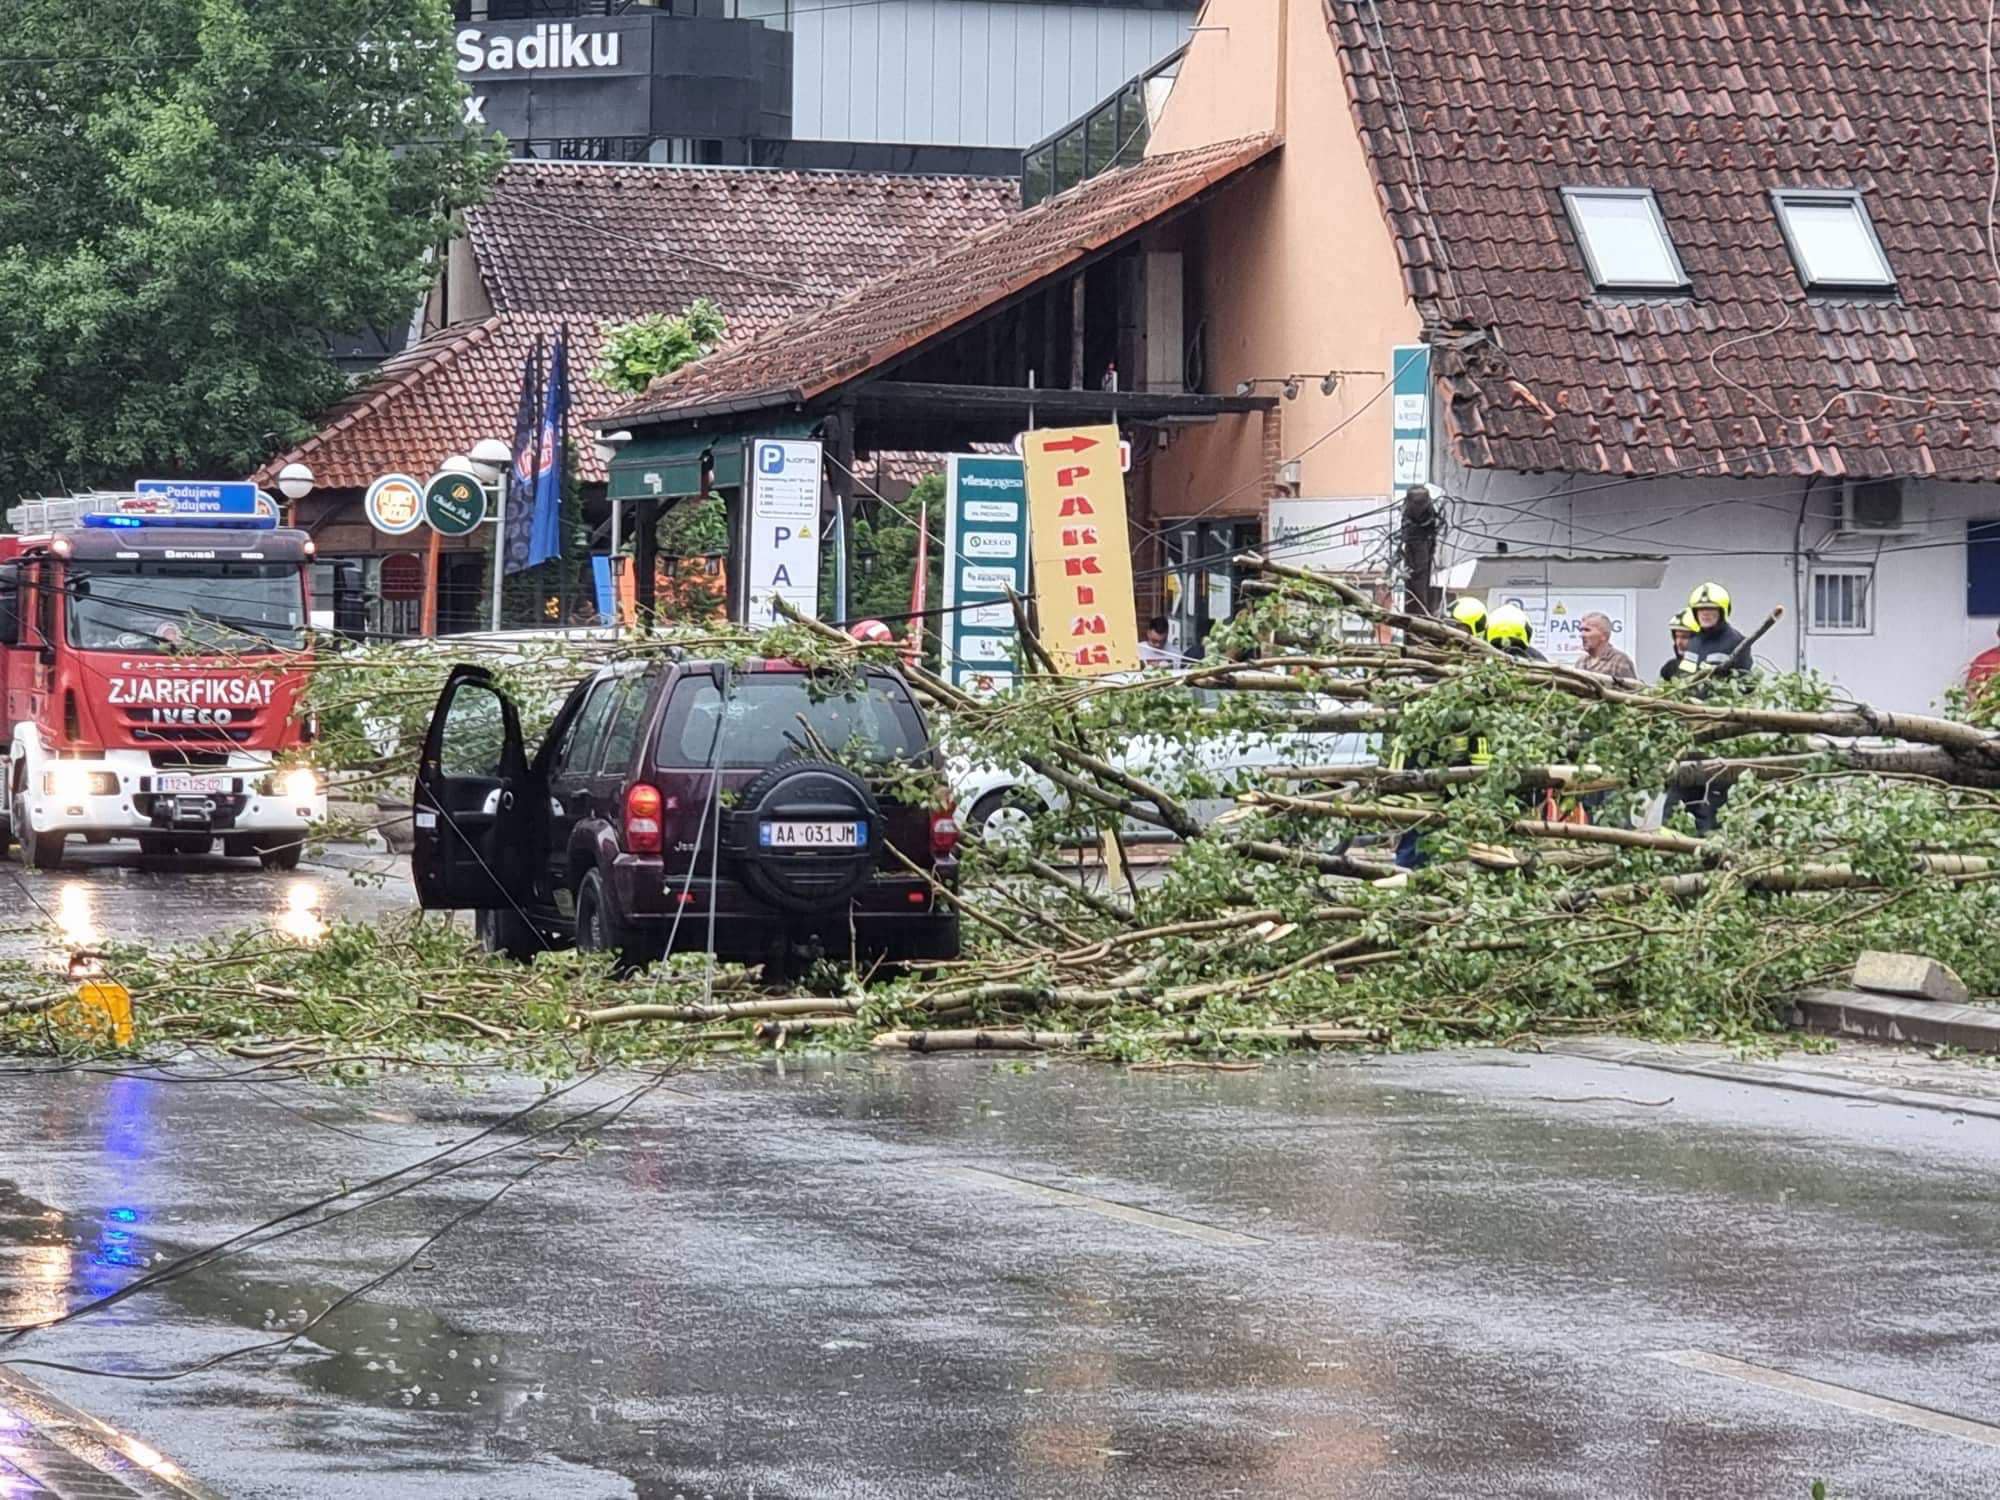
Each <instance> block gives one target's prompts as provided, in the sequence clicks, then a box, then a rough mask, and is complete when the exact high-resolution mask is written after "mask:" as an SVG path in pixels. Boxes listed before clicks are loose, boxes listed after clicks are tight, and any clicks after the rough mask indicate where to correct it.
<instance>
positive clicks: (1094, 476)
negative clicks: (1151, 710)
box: [1022, 425, 1139, 677]
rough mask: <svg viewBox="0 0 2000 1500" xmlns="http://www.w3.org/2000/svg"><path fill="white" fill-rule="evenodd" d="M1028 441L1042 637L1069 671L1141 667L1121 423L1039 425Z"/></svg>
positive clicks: (1080, 674)
mask: <svg viewBox="0 0 2000 1500" xmlns="http://www.w3.org/2000/svg"><path fill="white" fill-rule="evenodd" d="M1022 447H1023V461H1024V464H1025V467H1026V471H1027V473H1026V478H1027V484H1028V511H1029V516H1030V525H1031V526H1032V528H1033V531H1032V535H1033V538H1034V547H1033V555H1034V564H1035V604H1036V619H1037V628H1038V629H1039V630H1040V632H1041V638H1042V644H1043V645H1044V646H1046V647H1047V648H1048V651H1049V654H1050V655H1051V656H1053V657H1054V658H1055V661H1056V665H1057V666H1058V667H1059V668H1060V669H1061V670H1062V671H1063V672H1064V673H1065V674H1066V675H1070V676H1077V677H1098V676H1102V675H1103V674H1104V673H1106V672H1132V671H1136V670H1138V666H1139V621H1138V610H1137V606H1136V604H1135V603H1134V601H1133V597H1132V544H1131V537H1130V534H1129V530H1128V528H1127V526H1126V522H1125V480H1124V478H1123V476H1122V475H1120V474H1119V472H1118V429H1117V428H1116V427H1113V426H1110V425H1105V426H1101V427H1057V428H1041V429H1037V430H1036V431H1033V432H1030V433H1029V434H1028V437H1027V441H1026V443H1024V444H1023V445H1022Z"/></svg>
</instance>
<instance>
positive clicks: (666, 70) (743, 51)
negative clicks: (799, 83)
mask: <svg viewBox="0 0 2000 1500" xmlns="http://www.w3.org/2000/svg"><path fill="white" fill-rule="evenodd" d="M515 8H517V9H518V8H519V7H515ZM534 8H535V9H538V10H542V11H549V10H554V9H561V8H562V7H559V6H554V5H551V4H549V3H547V0H540V3H538V5H537V6H536V7H534ZM568 8H569V9H570V10H572V11H574V10H576V9H577V7H576V6H575V5H574V4H571V5H569V6H568ZM585 8H586V9H596V10H599V11H602V10H605V9H607V7H606V6H605V5H603V4H601V3H599V4H595V5H594V6H590V7H585ZM688 9H689V10H690V11H691V10H692V7H689V8H688ZM452 53H453V58H452V61H453V65H454V67H455V69H456V71H457V74H458V78H459V81H460V82H461V83H463V84H464V85H465V93H464V94H463V95H462V96H461V100H462V103H461V110H462V114H461V119H460V123H461V125H462V126H463V127H464V128H465V129H466V130H468V131H471V132H476V133H478V134H482V135H484V134H488V133H490V132H493V131H498V132H499V133H500V134H502V135H504V136H506V137H507V138H508V139H509V140H515V141H525V140H550V139H554V140H567V139H577V138H592V139H595V138H602V137H613V138H615V137H621V136H629V137H638V136H645V137H649V138H652V139H656V140H657V139H662V138H673V137H680V136H696V137H709V136H721V137H725V138H726V137H732V136H739V135H748V136H762V135H770V134H778V135H790V134H791V130H790V119H789V117H790V113H791V98H792V88H791V84H792V51H791V37H790V35H789V34H788V33H782V32H773V31H771V30H770V29H769V28H767V27H766V26H764V25H763V24H762V23H761V21H759V20H756V19H752V18H746V17H737V18H727V17H722V16H708V15H702V16H697V15H693V14H691V13H690V14H678V15H677V14H670V13H669V12H667V11H664V10H660V9H656V8H654V7H652V6H640V7H635V8H633V9H630V10H626V9H624V8H623V7H619V8H618V13H617V14H615V15H594V16H589V15H570V16H551V17H548V18H546V19H544V18H540V17H529V18H525V19H521V20H501V21H495V20H474V21H472V22H470V23H469V24H467V25H464V26H461V27H459V28H458V31H457V33H456V35H455V36H454V37H453V41H452ZM774 116H775V118H773V117H774Z"/></svg>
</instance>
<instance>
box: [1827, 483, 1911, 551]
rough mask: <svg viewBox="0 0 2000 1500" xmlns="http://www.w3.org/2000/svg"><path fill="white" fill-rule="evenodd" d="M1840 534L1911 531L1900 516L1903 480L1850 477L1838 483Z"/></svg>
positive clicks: (1871, 535)
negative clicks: (1841, 483) (1839, 485)
mask: <svg viewBox="0 0 2000 1500" xmlns="http://www.w3.org/2000/svg"><path fill="white" fill-rule="evenodd" d="M1837 529H1838V531H1839V533H1840V534H1841V535H1842V536H1869V537H1881V536H1903V535H1905V534H1907V533H1908V532H1909V531H1910V529H1911V528H1910V526H1909V524H1908V523H1907V522H1906V521H1905V520H1904V517H1903V481H1902V480H1900V479H1850V480H1848V481H1847V482H1846V483H1844V484H1843V485H1841V487H1840V525H1839V527H1838V528H1837Z"/></svg>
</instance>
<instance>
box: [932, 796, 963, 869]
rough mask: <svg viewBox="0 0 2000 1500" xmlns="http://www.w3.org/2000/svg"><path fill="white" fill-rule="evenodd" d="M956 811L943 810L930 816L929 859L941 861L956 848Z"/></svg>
mask: <svg viewBox="0 0 2000 1500" xmlns="http://www.w3.org/2000/svg"><path fill="white" fill-rule="evenodd" d="M956 811H957V809H955V808H950V807H947V808H944V809H942V810H940V811H934V812H933V813H932V814H931V857H932V858H933V859H942V858H943V857H944V856H945V855H947V854H949V853H951V851H952V850H954V849H956V848H957V847H958V819H957V817H956V816H955V815H954V814H955V813H956Z"/></svg>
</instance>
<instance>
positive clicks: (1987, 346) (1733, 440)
mask: <svg viewBox="0 0 2000 1500" xmlns="http://www.w3.org/2000/svg"><path fill="white" fill-rule="evenodd" d="M1329 9H1330V12H1331V15H1332V18H1333V19H1332V22H1331V28H1332V31H1333V35H1334V39H1335V45H1336V47H1337V48H1338V51H1339V55H1340V58H1341V62H1342V67H1343V71H1344V73H1345V76H1346V81H1347V89H1348V96H1349V102H1350V104H1351V106H1352V111H1353V116H1354V119H1355V121H1356V122H1357V125H1358V127H1359V129H1360V131H1361V135H1362V139H1363V141H1364V143H1365V144H1366V146H1367V149H1368V154H1369V157H1370V160H1371V163H1372V165H1373V169H1374V172H1375V176H1376V183H1377V186H1378V189H1379V191H1380V194H1381V199H1382V203H1383V207H1384V212H1385V214H1386V216H1387V219H1388V222H1389V225H1390V229H1391V232H1392V233H1393V234H1394V236H1395V238H1396V243H1397V248H1398V251H1399V253H1400V255H1401V258H1402V264H1403V276H1404V282H1405V285H1406V287H1407V288H1408V290H1409V292H1410V294H1411V296H1412V297H1413V298H1414V299H1415V300H1416V302H1417V303H1418V305H1419V308H1420V310H1421V311H1422V312H1423V314H1424V316H1425V318H1426V321H1427V322H1429V323H1431V324H1432V325H1433V326H1434V327H1436V328H1439V329H1442V330H1445V331H1446V336H1449V335H1450V334H1451V333H1456V332H1464V331H1466V330H1469V329H1475V328H1482V327H1483V328H1490V329H1492V330H1493V331H1494V333H1495V335H1496V337H1497V343H1498V348H1497V349H1496V348H1494V347H1493V346H1492V345H1490V344H1488V345H1481V346H1478V347H1474V348H1471V349H1468V350H1466V351H1465V352H1464V353H1462V354H1461V353H1456V352H1452V351H1448V350H1445V351H1441V352H1440V355H1439V359H1438V365H1439V373H1440V375H1441V376H1442V377H1444V378H1445V380H1446V381H1447V387H1446V388H1447V391H1448V393H1449V401H1448V405H1447V413H1448V417H1447V431H1448V436H1449V439H1450V441H1451V443H1452V445H1453V448H1454V451H1455V452H1456V454H1457V456H1458V457H1459V458H1460V459H1461V460H1462V461H1463V462H1464V463H1466V464H1468V465H1470V466H1472V467H1475V468H1502V469H1565V470H1584V471H1592V470H1599V471H1603V472H1607V473H1625V472H1633V473H1641V474H1645V473H1654V474H1657V473H1661V472H1665V471H1669V470H1682V469H1697V470H1698V471H1699V472H1704V473H1728V474H1737V475H1753V476H1754V475H1806V474H1814V473H1822V474H1833V475H1838V474H1843V473H1848V474H1856V475H1861V476H1880V475H1894V474H1903V475H1914V474H1928V473H1936V474H1939V475H1942V476H1946V477H1951V478H1960V479H1981V478H1993V477H1996V476H2000V429H1996V426H1995V419H1996V417H2000V279H1997V278H1996V275H1995V268H1994V265H1993V262H1992V259H1991V258H1990V256H1989V254H1988V251H1987V245H1986V228H1985V222H1984V216H1985V204H1986V199H1987V189H1988V186H1989V183H1990V173H1991V171H1992V165H1993V163H1992V158H1991V156H1990V155H1989V153H1988V150H1987V145H1986V138H1985V119H1986V113H1985V111H1986V102H1985V101H1986V95H1985V91H1984V84H1983V81H1982V77H1981V71H1980V69H1981V63H1980V57H1981V41H1982V28H1983V27H1984V26H1985V24H1986V7H1985V5H1984V4H1983V3H1981V0H1900V3H1897V4H1893V5H1870V4H1862V3H1854V0H1832V3H1830V4H1827V5H1823V6H1800V5H1798V4H1796V3H1795V0H1737V3H1734V4H1731V5H1728V6H1725V7H1721V8H1717V7H1715V6H1712V5H1708V4H1704V3H1697V0H1609V3H1606V0H1531V3H1526V4H1523V3H1521V0H1408V3H1405V4H1400V5H1396V6H1389V7H1373V6H1360V5H1356V4H1354V3H1352V0H1331V3H1330V6H1329ZM1378 17H1379V25H1380V31H1379V33H1378V30H1377V25H1378V20H1377V18H1378ZM1385 43H1386V46H1385V45H1384V44H1385ZM1399 102H1400V106H1401V107H1400V108H1399V107H1398V104H1399ZM1413 154H1414V159H1415V161H1416V163H1417V170H1416V171H1414V172H1413V171H1412V169H1411V162H1412V155H1413ZM1581 185H1606V186H1631V187H1649V188H1651V189H1653V191H1654V193H1655V194H1656V196H1657V197H1658V199H1659V203H1660V207H1661V210H1662V212H1663V213H1664V215H1665V217H1666V221H1667V224H1668V228H1669V230H1670V232H1671V234H1672V236H1673V239H1674V243H1675V246H1676V248H1677V249H1678V250H1679V252H1680V256H1681V259H1682V261H1683V263H1684V264H1685V266H1686V268H1687V272H1688V275H1689V277H1690V279H1691V281H1692V284H1693V293H1692V296H1691V297H1688V298H1684V299H1680V300H1677V301H1667V302H1629V301H1628V302H1619V301H1614V300H1612V299H1609V298H1605V297H1601V296H1598V295H1597V294H1595V293H1594V291H1593V289H1592V287H1591V284H1590V281H1589V277H1588V273H1587V272H1586V271H1585V269H1584V261H1583V257H1582V255H1581V252H1580V251H1579V249H1578V247H1577V244H1576V240H1575V236H1574V234H1573V233H1572V231H1571V228H1570V224H1569V220H1568V217H1567V215H1566V214H1565V213H1564V212H1563V209H1562V206H1561V201H1560V198H1559V190H1560V189H1561V188H1562V187H1564V186H1581ZM1798 186H1804V187H1853V188H1857V189H1859V190H1860V191H1861V192H1862V193H1863V195H1864V197H1865V200H1866V202H1867V206H1868V210H1869V213H1870V214H1871V216H1872V217H1873V219H1874V223H1875V228H1876V232H1877V234H1878V235H1879V236H1880V238H1881V241H1882V244H1883V246H1884V248H1885V250H1886V251H1887V253H1888V257H1889V262H1890V265H1891V267H1892V268H1893V269H1894V271H1895V273H1896V276H1897V282H1898V293H1897V295H1896V296H1895V297H1894V298H1893V299H1889V300H1873V301H1870V300H1865V299H1861V298H1853V297H1850V298H1847V299H1844V300H1842V299H1837V298H1831V297H1811V298H1809V297H1808V296H1807V295H1806V293H1805V292H1804V290H1803V288H1802V287H1801V286H1800V283H1799V279H1798V276H1797V274H1796V272H1795V271H1794V270H1793V267H1792V260H1791V256H1790V253H1789V252H1788V251H1787V249H1786V247H1785V242H1784V238H1783V235H1782V233H1781V231H1780V229H1779V227H1778V222H1777V219H1776V217H1775V214H1774V211H1773V209H1772V206H1771V202H1770V198H1769V196H1768V195H1769V191H1770V189H1772V188H1774V187H1798ZM1510 382H1511V383H1518V384H1519V385H1521V386H1523V387H1525V388H1526V389H1527V390H1528V391H1530V392H1531V393H1532V394H1533V395H1534V397H1535V398H1536V401H1534V402H1523V401H1520V400H1518V399H1516V398H1515V396H1514V394H1513V391H1512V388H1511V385H1510ZM1655 403H1657V404H1658V406H1659V408H1660V413H1661V414H1658V415H1655V414H1652V408H1653V405H1654V404H1655ZM1544 405H1545V406H1546V407H1547V408H1549V409H1550V410H1551V411H1552V412H1553V418H1552V419H1551V418H1550V417H1549V416H1545V415H1544V413H1543V411H1542V409H1541V407H1542V406H1544Z"/></svg>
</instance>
